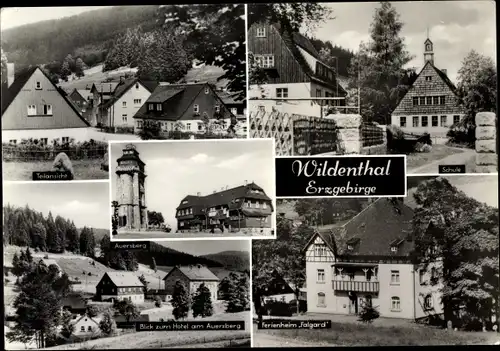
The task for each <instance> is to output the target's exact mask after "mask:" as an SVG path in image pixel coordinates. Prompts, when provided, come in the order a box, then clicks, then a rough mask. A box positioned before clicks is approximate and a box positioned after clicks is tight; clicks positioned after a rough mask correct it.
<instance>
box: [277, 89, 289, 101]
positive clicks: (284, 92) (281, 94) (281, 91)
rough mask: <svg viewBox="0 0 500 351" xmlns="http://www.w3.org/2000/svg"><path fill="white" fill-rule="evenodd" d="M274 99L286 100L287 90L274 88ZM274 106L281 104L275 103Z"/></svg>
mask: <svg viewBox="0 0 500 351" xmlns="http://www.w3.org/2000/svg"><path fill="white" fill-rule="evenodd" d="M276 97H277V98H287V97H288V88H276ZM276 104H281V101H276Z"/></svg>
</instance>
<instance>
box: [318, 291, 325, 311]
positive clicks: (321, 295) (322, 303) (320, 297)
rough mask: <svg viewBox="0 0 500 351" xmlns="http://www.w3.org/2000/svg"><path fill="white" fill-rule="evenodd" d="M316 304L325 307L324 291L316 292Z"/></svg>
mask: <svg viewBox="0 0 500 351" xmlns="http://www.w3.org/2000/svg"><path fill="white" fill-rule="evenodd" d="M318 306H320V307H326V303H325V293H322V292H320V293H318Z"/></svg>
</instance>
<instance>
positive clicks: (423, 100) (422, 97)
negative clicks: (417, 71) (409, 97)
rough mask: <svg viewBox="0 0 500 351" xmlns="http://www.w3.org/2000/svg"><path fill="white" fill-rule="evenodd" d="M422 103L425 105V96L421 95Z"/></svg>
mask: <svg viewBox="0 0 500 351" xmlns="http://www.w3.org/2000/svg"><path fill="white" fill-rule="evenodd" d="M420 105H425V96H421V97H420Z"/></svg>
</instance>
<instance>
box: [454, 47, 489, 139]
mask: <svg viewBox="0 0 500 351" xmlns="http://www.w3.org/2000/svg"><path fill="white" fill-rule="evenodd" d="M496 81H497V70H496V66H495V64H494V62H493V60H492V59H491V58H489V57H486V56H484V55H481V54H479V53H477V52H476V51H474V50H471V51H470V52H469V53H468V54H467V56H466V57H465V58H464V59H463V61H462V67H461V68H460V69H459V70H458V86H457V93H458V96H459V98H460V99H459V101H458V103H459V104H462V105H463V107H464V108H465V117H464V118H463V119H462V120H461V121H460V122H459V123H457V125H455V126H453V127H452V129H451V130H450V133H449V134H448V136H449V137H451V141H452V142H456V143H465V144H469V145H471V146H472V145H474V142H475V140H476V138H475V129H476V121H475V117H476V114H477V113H478V112H481V111H487V112H495V113H496V105H497V83H496Z"/></svg>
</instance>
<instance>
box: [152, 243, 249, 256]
mask: <svg viewBox="0 0 500 351" xmlns="http://www.w3.org/2000/svg"><path fill="white" fill-rule="evenodd" d="M157 244H160V245H163V246H165V247H168V248H171V249H174V250H177V251H180V252H185V253H188V254H191V255H195V256H201V255H208V254H212V253H219V252H222V251H245V252H248V253H249V255H250V240H224V242H223V243H222V242H221V240H190V241H171V242H165V241H159V242H157Z"/></svg>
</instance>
